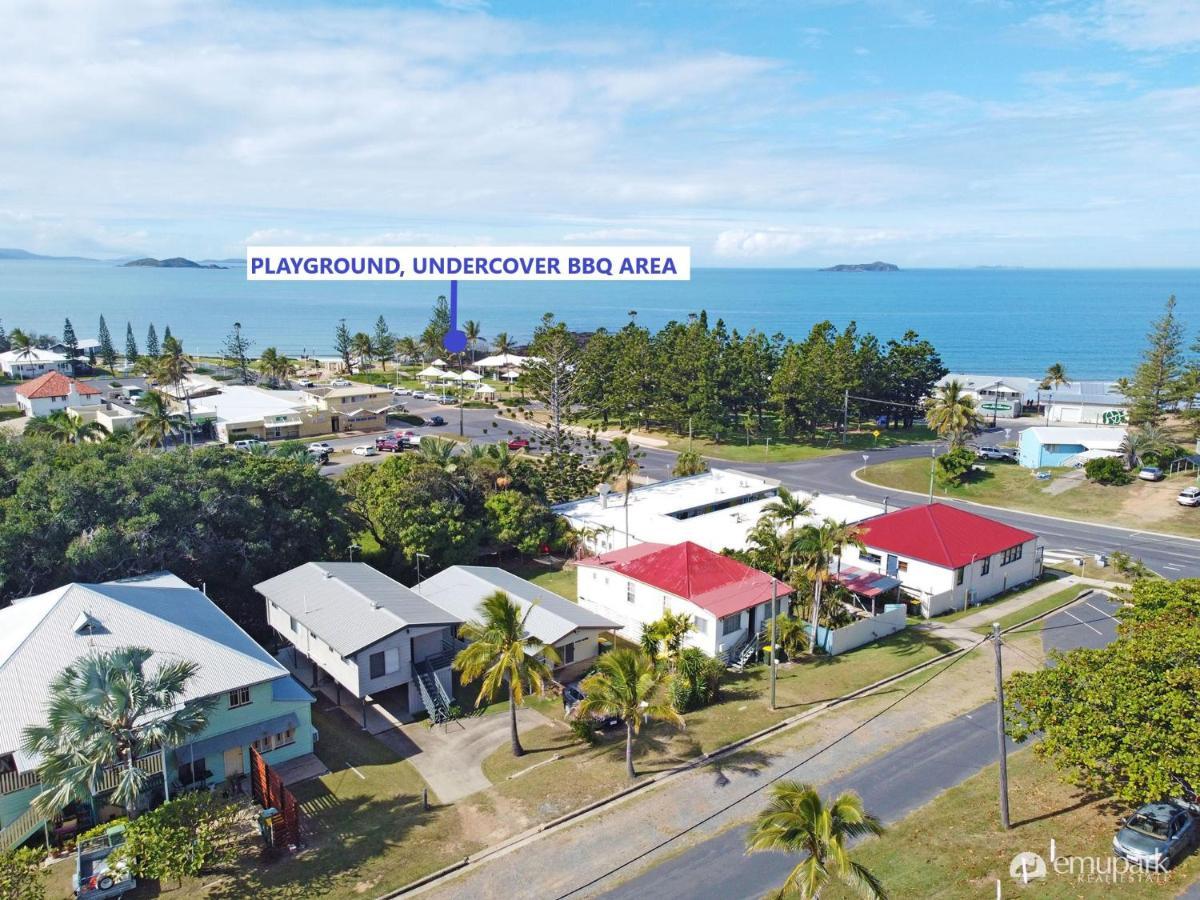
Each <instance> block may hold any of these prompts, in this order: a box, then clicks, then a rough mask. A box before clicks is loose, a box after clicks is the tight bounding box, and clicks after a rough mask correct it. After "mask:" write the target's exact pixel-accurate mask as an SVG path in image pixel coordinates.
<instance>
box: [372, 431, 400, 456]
mask: <svg viewBox="0 0 1200 900" xmlns="http://www.w3.org/2000/svg"><path fill="white" fill-rule="evenodd" d="M375 449H376V450H386V451H387V452H388V453H399V452H400V451H401V450H403V449H404V442H403V441H401V440H400V439H399V438H397V437H396V436H395V435H388V436H387V437H381V438H375Z"/></svg>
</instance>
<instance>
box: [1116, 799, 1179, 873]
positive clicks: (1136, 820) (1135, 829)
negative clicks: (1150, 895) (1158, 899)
mask: <svg viewBox="0 0 1200 900" xmlns="http://www.w3.org/2000/svg"><path fill="white" fill-rule="evenodd" d="M1198 844H1200V817H1198V816H1197V814H1196V811H1195V810H1193V809H1191V808H1189V805H1188V804H1185V803H1184V802H1183V801H1180V800H1163V801H1160V802H1158V803H1147V804H1146V805H1145V806H1143V807H1142V808H1141V809H1139V810H1137V812H1135V813H1134V814H1133V815H1131V816H1130V817H1129V818H1128V819H1126V820H1125V822H1124V824H1123V825H1122V827H1121V830H1120V831H1118V832H1117V835H1116V837H1114V838H1113V852H1114V853H1115V854H1116V855H1117V856H1119V857H1121V858H1122V859H1125V860H1128V861H1129V862H1131V863H1133V864H1134V865H1137V866H1141V867H1142V868H1145V869H1149V870H1150V871H1158V872H1161V871H1165V870H1166V869H1169V868H1171V867H1172V866H1174V865H1176V864H1177V863H1178V862H1179V861H1180V860H1181V859H1183V857H1185V856H1187V854H1188V853H1190V852H1191V851H1192V850H1193V849H1195V848H1196V846H1197V845H1198Z"/></svg>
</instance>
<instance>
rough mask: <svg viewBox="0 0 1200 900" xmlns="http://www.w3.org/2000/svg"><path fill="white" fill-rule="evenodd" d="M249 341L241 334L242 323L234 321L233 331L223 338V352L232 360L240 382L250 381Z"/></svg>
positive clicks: (247, 382) (246, 382)
mask: <svg viewBox="0 0 1200 900" xmlns="http://www.w3.org/2000/svg"><path fill="white" fill-rule="evenodd" d="M251 343H252V342H251V341H250V340H248V339H247V338H246V337H245V336H244V335H243V334H242V323H241V322H234V323H233V331H231V332H229V337H227V338H225V349H224V351H223V352H224V354H225V356H227V357H228V358H229V359H230V360H232V361H233V368H234V371H236V372H237V375H238V378H239V379H240V380H241V382H242V384H249V383H250V359H249V357H248V354H249V352H250V345H251Z"/></svg>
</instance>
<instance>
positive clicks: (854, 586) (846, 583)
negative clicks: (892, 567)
mask: <svg viewBox="0 0 1200 900" xmlns="http://www.w3.org/2000/svg"><path fill="white" fill-rule="evenodd" d="M830 574H832V575H833V578H834V580H835V581H837V582H838V584H840V585H841V586H842V587H844V588H846V589H847V590H848V591H852V592H853V593H855V594H858V595H859V596H860V597H878V596H879V595H880V594H884V593H887V592H888V591H890V590H892V589H893V588H897V587H899V586H900V583H901V582H900V579H899V578H893V577H892V576H890V575H884V574H883V573H882V572H868V571H867V570H866V569H859V568H857V567H855V566H842V569H841V571H840V572H832V573H830Z"/></svg>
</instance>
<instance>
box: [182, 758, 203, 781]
mask: <svg viewBox="0 0 1200 900" xmlns="http://www.w3.org/2000/svg"><path fill="white" fill-rule="evenodd" d="M208 775H209V772H208V768H207V767H206V766H205V765H204V757H203V756H202V757H200V758H199V759H196V760H189V761H188V762H185V763H184V764H183V765H181V766H180V767H179V783H180V784H192V783H193V782H196V781H203V780H204V779H206V778H207V777H208Z"/></svg>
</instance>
